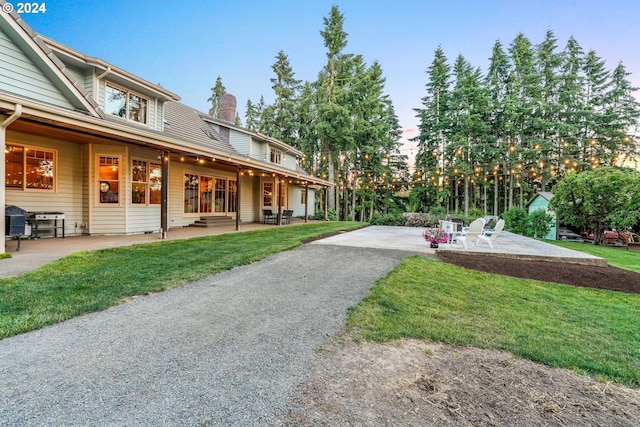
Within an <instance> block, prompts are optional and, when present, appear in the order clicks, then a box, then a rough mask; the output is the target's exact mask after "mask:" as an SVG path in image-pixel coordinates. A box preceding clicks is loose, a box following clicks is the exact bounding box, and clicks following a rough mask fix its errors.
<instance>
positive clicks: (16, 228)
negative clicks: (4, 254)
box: [4, 205, 27, 250]
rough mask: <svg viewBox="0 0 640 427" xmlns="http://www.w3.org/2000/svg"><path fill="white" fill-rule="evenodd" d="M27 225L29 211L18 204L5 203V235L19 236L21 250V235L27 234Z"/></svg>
mask: <svg viewBox="0 0 640 427" xmlns="http://www.w3.org/2000/svg"><path fill="white" fill-rule="evenodd" d="M26 225H27V211H25V210H24V209H21V208H19V207H17V206H12V205H5V207H4V235H5V236H9V237H17V238H18V249H17V250H20V237H21V236H23V235H24V234H25V229H26Z"/></svg>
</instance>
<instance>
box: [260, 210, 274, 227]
mask: <svg viewBox="0 0 640 427" xmlns="http://www.w3.org/2000/svg"><path fill="white" fill-rule="evenodd" d="M262 223H263V224H277V223H278V214H275V213H273V211H272V210H271V209H262Z"/></svg>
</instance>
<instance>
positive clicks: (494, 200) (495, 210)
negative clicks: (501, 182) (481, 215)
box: [493, 175, 498, 215]
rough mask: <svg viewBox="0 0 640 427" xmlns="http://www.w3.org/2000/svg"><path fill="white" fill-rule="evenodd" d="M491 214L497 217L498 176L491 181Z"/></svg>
mask: <svg viewBox="0 0 640 427" xmlns="http://www.w3.org/2000/svg"><path fill="white" fill-rule="evenodd" d="M493 214H494V215H498V175H495V178H494V180H493Z"/></svg>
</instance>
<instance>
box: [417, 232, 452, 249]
mask: <svg viewBox="0 0 640 427" xmlns="http://www.w3.org/2000/svg"><path fill="white" fill-rule="evenodd" d="M422 237H424V240H426V241H427V242H429V243H430V246H431V247H432V248H437V247H438V244H439V243H447V239H448V237H449V236H447V233H445V232H444V230H443V229H442V228H436V227H429V228H425V230H424V231H423V232H422Z"/></svg>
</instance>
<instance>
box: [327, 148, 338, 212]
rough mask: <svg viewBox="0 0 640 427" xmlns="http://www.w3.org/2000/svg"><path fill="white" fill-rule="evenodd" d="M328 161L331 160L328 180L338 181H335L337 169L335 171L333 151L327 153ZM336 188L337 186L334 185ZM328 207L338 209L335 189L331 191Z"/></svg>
mask: <svg viewBox="0 0 640 427" xmlns="http://www.w3.org/2000/svg"><path fill="white" fill-rule="evenodd" d="M327 158H328V161H329V167H328V175H329V177H328V179H327V180H328V181H329V182H336V181H335V177H336V171H335V165H334V164H333V151H329V154H328V155H327ZM334 188H335V187H334ZM327 208H328V209H333V210H336V193H335V191H333V190H332V191H329V195H328V198H327Z"/></svg>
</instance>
